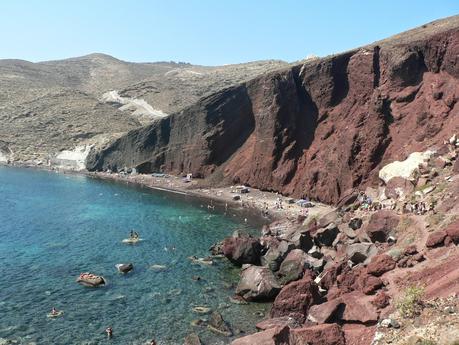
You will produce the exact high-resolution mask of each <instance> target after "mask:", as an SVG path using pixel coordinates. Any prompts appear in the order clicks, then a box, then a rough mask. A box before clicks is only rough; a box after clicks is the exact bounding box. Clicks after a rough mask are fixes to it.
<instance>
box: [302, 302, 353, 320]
mask: <svg viewBox="0 0 459 345" xmlns="http://www.w3.org/2000/svg"><path fill="white" fill-rule="evenodd" d="M344 307H345V305H344V304H343V302H342V301H341V299H340V298H339V297H338V298H335V299H332V300H331V301H328V302H325V303H322V304H317V305H313V306H312V307H311V308H310V309H309V311H308V317H307V319H308V320H309V321H312V322H315V323H318V324H322V323H331V322H335V321H339V317H340V315H341V314H342V313H343V311H344Z"/></svg>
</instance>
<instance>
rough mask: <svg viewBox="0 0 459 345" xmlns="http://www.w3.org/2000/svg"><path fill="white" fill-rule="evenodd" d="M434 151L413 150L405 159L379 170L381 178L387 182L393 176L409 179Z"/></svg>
mask: <svg viewBox="0 0 459 345" xmlns="http://www.w3.org/2000/svg"><path fill="white" fill-rule="evenodd" d="M433 153H434V152H433V151H430V150H428V151H425V152H413V153H412V154H410V155H409V156H408V158H407V159H405V160H404V161H395V162H392V163H389V164H387V165H385V166H384V167H383V168H382V169H381V170H380V171H379V178H380V179H381V180H383V181H384V182H385V183H387V182H389V180H390V179H391V178H393V177H403V178H405V179H407V180H409V179H411V178H412V177H413V173H414V171H415V170H416V169H418V168H419V165H421V164H422V163H424V162H426V161H427V160H429V158H430V157H431V156H432V154H433Z"/></svg>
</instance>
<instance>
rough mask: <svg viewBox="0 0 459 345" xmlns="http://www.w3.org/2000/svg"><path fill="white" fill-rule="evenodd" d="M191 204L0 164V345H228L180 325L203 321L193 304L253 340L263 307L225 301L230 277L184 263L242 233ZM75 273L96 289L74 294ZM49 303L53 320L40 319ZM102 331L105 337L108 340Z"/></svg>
mask: <svg viewBox="0 0 459 345" xmlns="http://www.w3.org/2000/svg"><path fill="white" fill-rule="evenodd" d="M202 203H203V202H201V201H199V200H194V199H190V198H186V197H183V196H174V195H172V194H170V193H161V192H158V193H151V192H150V191H147V190H145V189H140V188H132V187H128V186H124V185H120V184H117V183H112V182H106V181H98V180H94V179H91V178H88V177H84V176H76V175H64V174H56V173H52V172H46V171H35V170H29V169H15V168H7V167H0V265H1V278H0V338H6V339H14V340H17V341H19V342H20V343H21V344H33V343H36V344H145V343H146V342H147V341H149V340H151V339H152V338H155V339H156V340H157V341H158V342H159V344H182V342H183V338H184V336H185V335H186V334H188V333H190V332H192V331H193V332H196V333H198V334H199V335H200V336H201V337H202V338H203V339H204V340H205V341H207V344H226V343H229V342H230V340H231V339H227V338H225V337H222V336H216V335H214V334H212V333H210V332H209V331H208V330H207V329H206V328H205V327H195V326H192V325H191V321H192V320H194V319H198V318H206V317H207V316H206V315H198V314H196V313H194V312H193V311H192V308H193V306H201V305H204V306H208V307H211V308H212V309H213V310H218V311H219V312H220V313H221V314H222V315H223V317H224V318H225V319H226V320H227V321H229V322H230V324H231V325H232V327H233V329H240V330H242V331H245V332H251V331H254V329H253V324H254V323H255V322H256V321H257V320H259V319H261V318H262V314H263V313H265V312H266V306H265V305H261V304H251V305H245V306H244V305H242V306H241V305H235V304H231V303H229V299H228V297H229V296H231V295H232V294H233V293H234V286H235V284H236V282H237V278H238V269H236V268H234V267H232V266H231V265H230V264H229V263H228V262H227V261H226V260H221V261H219V262H217V264H215V265H213V266H202V265H196V264H193V263H192V262H191V261H190V260H189V259H188V257H189V256H191V255H197V256H199V257H202V256H206V255H208V248H209V246H210V245H211V244H212V243H214V242H216V241H219V240H221V239H222V238H224V237H225V236H228V235H229V234H231V232H232V231H233V230H234V229H244V230H245V231H248V232H251V231H254V229H252V228H250V226H247V225H244V224H242V222H241V221H240V220H239V219H240V217H238V216H233V215H232V214H231V215H228V216H226V215H223V214H220V213H209V212H208V210H207V208H203V207H201V204H202ZM131 229H135V230H137V231H138V232H140V235H141V237H142V238H143V239H144V241H143V242H141V243H139V244H138V245H136V246H130V245H126V244H123V243H121V240H122V239H123V238H126V237H127V236H128V232H129V230H131ZM173 246H175V248H176V249H175V250H172V247H173ZM168 248H169V250H166V249H168ZM126 262H132V263H133V264H134V267H135V268H134V271H133V272H131V273H129V274H127V275H121V274H119V273H117V271H116V269H115V264H117V263H126ZM152 265H165V266H166V267H167V269H166V270H164V271H157V270H154V269H152V268H151V266H152ZM86 271H90V272H93V273H96V274H100V275H103V276H104V277H105V278H106V279H107V280H108V285H107V286H105V287H102V288H97V289H91V288H85V287H82V286H80V285H78V284H77V283H76V282H75V279H76V277H77V276H78V274H79V273H80V272H86ZM193 276H200V277H201V278H202V279H201V280H200V281H196V280H193V279H192V277H193ZM53 306H54V307H56V308H57V309H59V310H63V311H64V315H63V317H61V318H56V319H50V318H48V317H47V313H48V312H49V311H50V309H51V308H52V307H53ZM107 326H112V328H113V330H114V337H113V338H112V339H111V340H108V339H107V338H106V336H105V333H104V329H105V328H106V327H107Z"/></svg>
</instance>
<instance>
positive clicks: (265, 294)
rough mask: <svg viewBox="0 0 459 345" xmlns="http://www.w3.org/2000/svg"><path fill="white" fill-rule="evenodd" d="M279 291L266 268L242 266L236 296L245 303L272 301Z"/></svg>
mask: <svg viewBox="0 0 459 345" xmlns="http://www.w3.org/2000/svg"><path fill="white" fill-rule="evenodd" d="M279 291H280V285H279V283H278V282H277V280H276V278H275V277H274V275H273V273H272V272H271V270H270V269H269V268H267V267H262V266H253V265H244V266H242V271H241V280H240V281H239V284H238V285H237V288H236V294H238V295H240V296H242V297H243V298H244V299H245V300H247V301H263V300H265V301H266V300H272V299H273V298H274V297H276V295H277V294H278V292H279Z"/></svg>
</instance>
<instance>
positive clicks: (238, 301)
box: [229, 295, 249, 304]
mask: <svg viewBox="0 0 459 345" xmlns="http://www.w3.org/2000/svg"><path fill="white" fill-rule="evenodd" d="M229 300H230V302H231V303H233V304H249V303H248V302H247V301H246V300H245V299H244V298H243V297H242V296H239V295H234V296H231V297H230V298H229Z"/></svg>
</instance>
